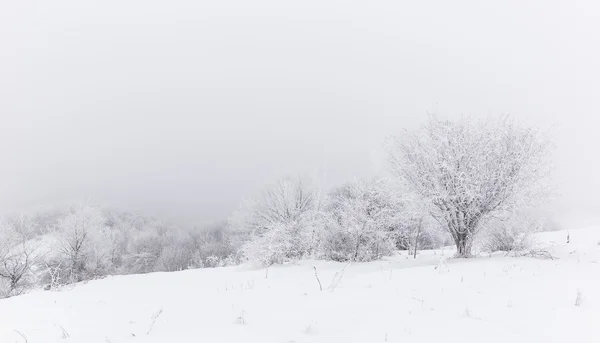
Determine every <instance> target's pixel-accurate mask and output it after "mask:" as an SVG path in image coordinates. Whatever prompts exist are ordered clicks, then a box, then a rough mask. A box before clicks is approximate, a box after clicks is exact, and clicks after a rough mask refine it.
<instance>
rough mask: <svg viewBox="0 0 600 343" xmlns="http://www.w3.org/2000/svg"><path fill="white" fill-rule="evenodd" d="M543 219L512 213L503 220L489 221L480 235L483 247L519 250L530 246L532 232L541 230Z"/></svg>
mask: <svg viewBox="0 0 600 343" xmlns="http://www.w3.org/2000/svg"><path fill="white" fill-rule="evenodd" d="M542 227H543V221H542V220H541V219H538V218H535V217H533V216H531V215H527V214H514V215H512V216H511V217H510V218H508V219H505V220H497V221H495V222H493V223H490V227H489V230H488V232H487V234H486V235H485V236H484V237H482V241H483V248H484V250H486V251H489V252H495V251H504V252H513V251H514V252H519V251H524V250H527V249H529V248H530V247H531V244H532V242H531V240H532V234H534V233H536V232H539V231H541V230H542Z"/></svg>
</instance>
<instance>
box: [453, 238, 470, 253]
mask: <svg viewBox="0 0 600 343" xmlns="http://www.w3.org/2000/svg"><path fill="white" fill-rule="evenodd" d="M455 243H456V257H459V258H469V257H471V238H470V237H469V236H468V235H467V234H466V233H457V234H456V239H455Z"/></svg>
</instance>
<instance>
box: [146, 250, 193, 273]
mask: <svg viewBox="0 0 600 343" xmlns="http://www.w3.org/2000/svg"><path fill="white" fill-rule="evenodd" d="M191 264H192V252H191V250H190V249H189V248H188V247H186V246H185V245H183V244H173V245H170V246H166V247H164V248H163V249H162V251H161V253H160V256H159V258H158V260H157V261H156V266H155V268H154V269H155V270H156V271H163V272H174V271H179V270H184V269H188V268H189V267H190V265H191Z"/></svg>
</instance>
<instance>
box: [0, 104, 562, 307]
mask: <svg viewBox="0 0 600 343" xmlns="http://www.w3.org/2000/svg"><path fill="white" fill-rule="evenodd" d="M385 150H386V153H387V170H386V173H384V174H383V175H380V176H377V177H372V178H369V179H362V180H354V181H352V182H348V183H346V184H343V185H340V186H338V187H335V188H334V189H331V190H329V191H327V192H325V191H323V190H322V189H320V188H319V187H316V186H315V183H314V182H313V180H310V179H309V178H304V177H296V178H284V179H281V180H278V181H276V182H274V183H273V184H271V185H268V186H266V187H265V188H264V190H263V191H261V192H259V194H257V195H255V196H253V197H251V198H249V199H247V200H245V201H243V202H242V204H241V205H240V206H239V208H238V209H237V210H236V211H235V212H234V213H233V214H232V215H231V216H230V217H229V218H228V219H227V220H226V221H224V222H222V223H218V224H215V225H213V226H212V227H208V228H202V229H198V230H193V229H192V230H190V229H183V228H181V227H178V226H175V225H167V224H165V223H163V222H161V221H159V220H155V219H151V218H146V217H142V216H136V215H133V214H129V213H125V212H118V211H107V210H103V209H100V208H97V207H94V206H90V205H87V204H84V205H78V206H74V207H72V208H69V209H68V210H65V211H60V212H52V213H38V214H32V215H19V216H13V217H9V218H7V219H5V220H4V221H3V223H2V226H1V227H0V239H1V243H0V295H1V296H12V295H18V294H21V293H23V292H25V291H27V290H29V289H31V288H34V287H45V288H46V289H53V288H56V287H61V286H62V285H65V284H70V283H75V282H80V281H85V280H91V279H95V278H99V277H103V276H106V275H115V274H135V273H148V272H155V271H177V270H183V269H190V268H203V267H219V266H227V265H235V264H239V263H243V262H253V263H258V264H260V265H262V266H270V265H272V264H276V263H284V262H287V261H294V260H299V259H303V258H317V259H326V260H332V261H372V260H376V259H380V258H382V257H384V256H389V255H392V254H394V253H395V252H396V251H398V250H405V251H408V252H409V253H410V254H411V255H412V256H414V257H416V254H417V251H418V250H419V249H432V248H438V247H440V246H444V245H449V244H452V245H454V246H455V248H456V257H461V258H465V257H470V256H471V255H472V251H473V246H474V244H475V243H476V242H477V239H479V241H480V242H482V244H480V246H481V247H483V248H484V249H486V250H489V251H495V250H503V251H516V250H523V249H525V248H526V246H527V239H528V237H529V233H531V232H533V231H536V230H540V229H541V227H542V225H543V224H542V222H541V221H540V220H539V218H537V217H535V216H533V215H532V214H531V213H532V212H531V210H532V209H533V208H535V207H536V206H539V205H540V204H542V203H543V202H544V201H545V200H546V199H548V197H549V196H550V195H551V194H552V187H551V186H550V183H549V176H550V163H549V157H550V152H551V142H550V140H549V138H548V137H547V135H545V134H544V133H543V132H541V131H540V130H537V129H535V128H531V127H526V126H523V125H519V124H517V123H516V122H515V121H514V120H512V119H511V118H509V117H501V118H496V119H492V120H487V121H481V120H474V119H472V118H462V119H461V120H457V121H450V120H442V119H438V118H437V117H433V116H432V117H430V118H429V119H428V121H427V122H426V123H425V124H424V125H423V126H421V127H420V128H419V129H417V130H414V131H408V130H405V131H404V132H402V133H401V134H399V135H397V136H395V137H393V138H390V139H389V140H388V141H386V144H385Z"/></svg>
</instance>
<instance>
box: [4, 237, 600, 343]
mask: <svg viewBox="0 0 600 343" xmlns="http://www.w3.org/2000/svg"><path fill="white" fill-rule="evenodd" d="M566 238H567V232H564V231H559V232H550V233H543V234H539V235H537V237H536V244H537V246H538V247H539V248H540V249H545V250H547V251H548V252H550V253H551V254H552V255H553V256H555V257H556V259H554V260H550V259H540V258H529V257H519V258H515V257H505V256H503V255H494V256H491V257H479V258H476V259H467V260H448V263H447V264H444V263H440V258H441V257H442V254H443V255H445V256H446V257H448V256H450V254H451V252H450V251H446V252H442V251H434V252H424V253H423V254H421V255H419V256H418V258H417V260H416V261H415V260H413V259H412V258H408V257H407V256H405V255H402V256H396V257H394V258H389V259H387V260H385V261H377V262H371V263H361V264H358V263H357V264H352V265H345V264H341V263H333V262H321V261H318V262H314V263H313V262H311V261H303V262H300V263H298V264H297V265H285V266H277V267H272V268H270V270H268V277H267V278H265V276H267V274H266V271H265V269H252V268H250V267H247V266H246V267H229V268H217V269H202V270H190V271H184V272H176V273H154V274H147V275H130V276H118V277H108V278H106V279H103V280H98V281H93V282H88V283H87V284H78V285H75V286H71V287H70V288H65V289H63V290H62V291H59V292H50V291H37V292H33V293H30V294H27V295H23V296H19V297H14V298H10V299H5V300H1V301H0V342H2V343H4V342H7V343H12V342H19V343H21V342H27V343H57V342H60V343H62V342H64V343H74V342H77V343H107V342H111V343H129V342H139V343H170V342H177V343H188V342H189V343H192V342H193V343H197V342H208V343H212V342H214V343H217V342H223V343H238V342H248V343H254V342H256V343H270V342H273V343H274V342H279V343H291V342H295V343H303V342H323V343H334V342H364V343H374V342H411V343H415V342H462V343H464V342H486V343H488V342H568V341H572V342H597V341H598V337H600V326H599V325H598V324H597V320H598V318H600V263H599V262H600V228H588V229H580V230H572V231H571V232H570V243H568V244H567V243H566ZM313 265H314V266H315V267H316V271H317V275H318V279H319V280H320V283H321V284H322V288H323V290H322V291H321V290H320V286H319V281H318V280H317V277H316V276H315V267H313ZM344 268H345V269H344ZM336 280H337V281H339V282H336Z"/></svg>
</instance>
